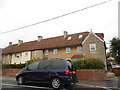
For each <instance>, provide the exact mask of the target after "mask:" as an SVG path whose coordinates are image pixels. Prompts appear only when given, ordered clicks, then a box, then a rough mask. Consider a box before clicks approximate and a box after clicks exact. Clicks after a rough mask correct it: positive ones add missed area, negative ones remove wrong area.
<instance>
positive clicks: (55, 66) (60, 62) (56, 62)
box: [52, 60, 65, 69]
mask: <svg viewBox="0 0 120 90" xmlns="http://www.w3.org/2000/svg"><path fill="white" fill-rule="evenodd" d="M52 68H53V69H60V68H65V62H64V61H63V60H54V61H52Z"/></svg>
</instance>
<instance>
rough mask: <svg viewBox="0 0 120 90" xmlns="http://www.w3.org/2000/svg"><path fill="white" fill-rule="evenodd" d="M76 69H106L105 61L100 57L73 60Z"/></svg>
mask: <svg viewBox="0 0 120 90" xmlns="http://www.w3.org/2000/svg"><path fill="white" fill-rule="evenodd" d="M72 63H73V65H74V66H75V68H76V69H104V64H103V61H102V60H100V59H98V58H87V59H84V60H83V59H80V60H72Z"/></svg>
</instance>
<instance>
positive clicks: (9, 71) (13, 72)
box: [2, 69, 21, 76]
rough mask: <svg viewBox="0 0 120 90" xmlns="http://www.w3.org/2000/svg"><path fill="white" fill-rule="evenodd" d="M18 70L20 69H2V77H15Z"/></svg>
mask: <svg viewBox="0 0 120 90" xmlns="http://www.w3.org/2000/svg"><path fill="white" fill-rule="evenodd" d="M20 70H21V69H2V75H4V76H16V74H17V73H18V72H19V71H20Z"/></svg>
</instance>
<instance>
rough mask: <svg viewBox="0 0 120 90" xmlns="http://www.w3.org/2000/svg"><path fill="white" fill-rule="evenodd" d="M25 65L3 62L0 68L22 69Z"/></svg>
mask: <svg viewBox="0 0 120 90" xmlns="http://www.w3.org/2000/svg"><path fill="white" fill-rule="evenodd" d="M23 67H25V64H3V65H2V68H3V69H15V68H16V69H22V68H23Z"/></svg>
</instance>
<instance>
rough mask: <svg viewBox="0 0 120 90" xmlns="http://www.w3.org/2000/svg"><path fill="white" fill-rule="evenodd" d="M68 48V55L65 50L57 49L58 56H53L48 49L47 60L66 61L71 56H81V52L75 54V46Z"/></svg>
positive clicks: (51, 51)
mask: <svg viewBox="0 0 120 90" xmlns="http://www.w3.org/2000/svg"><path fill="white" fill-rule="evenodd" d="M70 48H71V52H70V53H66V48H59V49H58V54H53V49H50V50H49V53H48V58H62V59H67V58H71V57H72V56H73V55H76V54H77V55H78V54H81V52H77V46H76V47H70Z"/></svg>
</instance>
